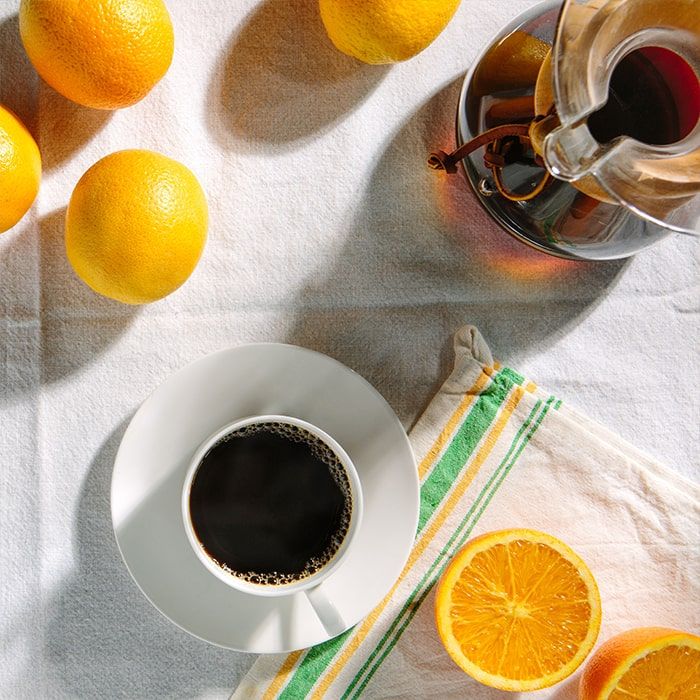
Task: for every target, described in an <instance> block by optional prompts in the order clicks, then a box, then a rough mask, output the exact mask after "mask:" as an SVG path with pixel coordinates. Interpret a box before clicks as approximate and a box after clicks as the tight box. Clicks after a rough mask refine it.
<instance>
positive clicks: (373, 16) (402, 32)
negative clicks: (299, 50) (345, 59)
mask: <svg viewBox="0 0 700 700" xmlns="http://www.w3.org/2000/svg"><path fill="white" fill-rule="evenodd" d="M459 3H460V0H320V2H319V8H320V11H321V19H322V20H323V24H324V26H325V27H326V32H327V33H328V36H329V38H330V40H331V41H332V42H333V44H334V45H335V47H336V48H337V49H338V50H339V51H342V52H343V53H346V54H348V55H349V56H353V57H355V58H357V59H359V60H360V61H364V62H365V63H374V64H377V63H379V64H381V63H396V62H397V61H405V60H406V59H408V58H411V57H413V56H415V55H416V54H417V53H420V52H421V51H422V50H423V49H425V48H426V47H427V46H429V45H430V44H431V43H432V42H433V41H434V40H435V39H436V38H437V36H438V35H439V34H440V32H442V30H443V29H444V28H445V27H446V26H447V24H448V23H449V21H450V20H451V19H452V16H453V15H454V13H455V12H456V11H457V8H458V7H459Z"/></svg>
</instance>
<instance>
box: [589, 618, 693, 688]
mask: <svg viewBox="0 0 700 700" xmlns="http://www.w3.org/2000/svg"><path fill="white" fill-rule="evenodd" d="M579 698H580V699H581V700H632V699H634V700H698V698H700V637H696V636H695V635H693V634H689V633H687V632H681V631H679V630H673V629H668V628H666V627H639V628H637V629H632V630H628V631H627V632H623V633H622V634H618V635H616V636H615V637H612V638H611V639H608V641H607V642H605V644H603V645H602V646H601V647H600V648H599V649H598V650H597V651H596V653H595V654H593V656H592V657H591V660H590V661H589V662H588V664H587V665H586V669H585V670H584V672H583V675H582V676H581V684H580V686H579Z"/></svg>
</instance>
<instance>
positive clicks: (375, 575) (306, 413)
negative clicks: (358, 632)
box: [112, 344, 419, 653]
mask: <svg viewBox="0 0 700 700" xmlns="http://www.w3.org/2000/svg"><path fill="white" fill-rule="evenodd" d="M260 414H281V415H289V416H295V417H298V418H302V419H304V420H306V421H309V422H310V423H313V424H314V425H317V426H318V427H319V428H321V429H322V430H325V431H326V432H327V433H328V434H329V435H331V436H332V437H334V438H335V439H336V440H337V441H338V442H339V443H340V444H341V446H342V447H343V448H344V449H345V451H346V452H347V453H348V454H349V456H350V458H351V460H352V461H353V463H354V465H355V467H356V469H357V472H358V474H359V477H360V482H361V484H362V492H363V497H364V509H365V510H364V516H363V520H362V524H361V526H360V530H359V532H358V534H357V543H356V544H355V543H353V548H352V551H351V552H350V553H349V555H348V558H347V560H346V561H345V562H343V564H342V565H341V566H340V567H339V569H338V570H337V571H336V572H334V573H333V574H332V575H331V576H330V577H329V578H328V579H327V581H326V582H325V583H324V587H325V588H326V590H327V591H328V593H329V596H330V597H331V598H332V599H333V602H334V603H335V605H336V607H337V608H338V611H339V612H340V614H341V615H342V617H343V619H344V620H345V621H346V622H347V625H348V627H351V626H352V625H355V624H356V623H357V622H359V621H360V620H361V619H362V618H363V617H365V616H366V615H367V614H368V613H370V612H371V611H372V609H373V608H374V607H375V606H376V605H377V604H378V603H379V602H380V601H381V600H382V598H383V597H384V596H385V595H386V593H387V592H388V591H389V589H390V588H391V586H392V585H393V583H394V581H395V580H396V579H397V578H398V576H399V574H400V573H401V570H402V569H403V566H404V564H405V562H406V560H407V558H408V554H409V552H410V550H411V546H412V544H413V539H414V536H415V532H416V527H417V522H418V507H419V486H418V473H417V469H416V464H415V460H414V457H413V452H412V450H411V446H410V444H409V442H408V438H407V436H406V433H405V431H404V429H403V427H402V426H401V423H400V422H399V420H398V418H397V417H396V415H395V414H394V412H393V411H392V409H391V407H390V406H389V404H387V403H386V401H385V400H384V399H383V398H382V397H381V396H380V394H379V393H378V392H377V391H376V390H375V389H374V388H373V387H372V386H371V385H370V384H369V383H368V382H366V381H365V380H364V379H363V378H362V377H360V376H359V375H358V374H356V373H355V372H353V371H352V370H350V369H348V368H347V367H345V366H344V365H341V364H340V363H339V362H336V361H335V360H333V359H331V358H330V357H327V356H325V355H322V354H320V353H317V352H313V351H311V350H306V349H304V348H299V347H295V346H292V345H278V344H259V345H244V346H241V347H237V348H231V349H229V350H224V351H222V352H218V353H215V354H213V355H209V356H207V357H204V358H202V359H201V360H199V361H197V362H194V363H193V364H191V365H189V366H187V367H185V368H184V369H182V370H181V371H179V372H177V373H176V374H174V375H173V376H172V377H170V378H169V379H168V380H167V381H166V382H165V383H164V384H162V385H161V386H160V387H159V388H158V389H156V391H155V392H154V393H153V394H152V395H151V396H150V397H149V398H148V399H147V400H146V401H145V402H144V403H143V405H142V406H141V408H140V409H139V410H138V412H137V413H136V415H135V416H134V418H133V420H132V421H131V423H130V425H129V427H128V429H127V431H126V433H125V434H124V438H123V439H122V443H121V445H120V447H119V452H118V454H117V457H116V460H115V463H114V472H113V474H112V523H113V525H114V532H115V535H116V538H117V544H118V545H119V549H120V551H121V554H122V557H123V559H124V562H125V563H126V566H127V568H128V569H129V571H130V573H131V575H132V576H133V578H134V580H135V581H136V583H137V584H138V586H139V587H140V588H141V590H142V591H143V593H144V594H145V595H146V597H147V598H148V599H149V600H150V601H151V603H153V605H154V606H155V607H156V608H157V609H158V610H160V612H162V613H163V614H164V615H165V616H166V617H168V618H169V619H170V620H171V621H172V622H174V623H175V624H176V625H178V626H180V627H181V628H182V629H184V630H186V631H187V632H189V633H191V634H193V635H195V636H196V637H199V638H201V639H203V640H205V641H207V642H210V643H212V644H217V645H219V646H222V647H227V648H230V649H235V650H238V651H247V652H255V653H277V652H286V651H293V650H296V649H302V648H304V647H308V646H311V645H313V644H318V643H320V642H324V641H326V640H327V639H328V634H327V633H326V631H325V629H324V628H323V627H322V625H321V623H320V622H319V621H318V619H317V618H316V615H315V614H314V612H313V609H312V608H311V606H310V604H309V603H308V601H307V599H306V597H305V596H304V594H296V595H290V596H285V597H281V598H263V597H256V596H252V595H249V594H246V593H241V592H238V591H235V590H233V589H232V588H230V587H229V586H227V585H226V584H225V583H223V582H222V581H219V580H218V579H217V578H216V577H215V576H213V575H212V574H211V573H209V572H208V571H207V570H206V569H205V568H204V567H203V566H202V564H201V563H200V562H199V560H198V559H197V557H196V556H195V554H194V552H193V551H192V549H191V547H190V544H189V542H188V540H187V537H186V534H185V529H184V526H183V523H182V514H181V509H180V497H181V490H182V485H183V481H184V478H185V472H186V470H187V465H188V462H189V460H190V459H191V458H192V456H193V453H194V451H195V449H196V448H197V446H198V445H199V444H200V443H201V442H202V441H203V440H205V439H206V438H207V436H209V435H211V434H212V433H213V432H214V431H215V430H216V429H217V428H218V427H220V426H223V425H225V424H227V423H230V422H232V421H233V420H236V419H237V418H243V417H245V416H250V415H260Z"/></svg>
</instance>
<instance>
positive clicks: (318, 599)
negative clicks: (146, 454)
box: [182, 415, 363, 636]
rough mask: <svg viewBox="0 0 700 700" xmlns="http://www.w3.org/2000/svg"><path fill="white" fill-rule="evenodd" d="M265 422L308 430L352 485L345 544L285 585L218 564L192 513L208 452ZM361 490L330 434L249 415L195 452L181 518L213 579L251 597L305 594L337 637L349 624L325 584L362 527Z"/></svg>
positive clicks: (284, 419) (289, 419)
mask: <svg viewBox="0 0 700 700" xmlns="http://www.w3.org/2000/svg"><path fill="white" fill-rule="evenodd" d="M265 423H283V424H287V425H291V426H296V427H297V428H301V429H302V430H305V431H307V432H309V433H311V435H313V436H315V437H316V438H318V439H319V440H321V442H323V443H324V444H325V445H326V446H327V447H328V448H330V450H331V451H332V452H333V453H334V454H335V456H336V457H337V458H338V460H339V462H340V464H341V466H342V468H343V470H344V471H345V474H346V475H347V478H348V483H349V485H350V496H351V513H350V523H349V525H348V529H347V532H346V534H345V537H344V538H343V541H342V543H341V545H340V547H338V549H337V551H336V552H335V554H334V555H333V557H332V558H331V559H330V560H329V561H328V562H327V563H326V564H325V565H324V566H323V567H321V568H320V569H319V570H318V571H317V572H315V573H313V574H311V575H310V576H307V577H306V578H303V579H300V580H298V581H294V582H292V583H286V584H279V585H278V584H264V583H261V584H258V583H251V582H250V581H246V580H244V579H243V578H241V577H239V576H236V575H235V574H233V573H230V572H228V571H226V570H225V569H223V568H222V567H221V566H220V565H219V564H217V563H216V562H215V561H214V560H213V559H212V558H211V557H210V556H209V554H208V553H207V552H206V550H205V549H204V546H203V545H202V544H201V542H200V541H199V538H198V537H197V534H196V532H195V529H194V525H193V523H192V517H191V513H190V492H191V488H192V483H193V482H194V478H195V475H196V474H197V470H198V469H199V466H200V464H201V463H202V460H203V458H204V456H205V455H206V454H207V452H208V451H209V450H210V449H211V448H212V447H213V446H214V445H216V444H217V443H218V442H219V441H220V440H222V439H223V438H225V437H226V436H227V435H230V434H232V433H235V432H236V431H238V430H241V429H242V428H245V427H247V426H250V425H259V424H265ZM362 510H363V504H362V489H361V486H360V479H359V477H358V475H357V471H356V469H355V466H354V465H353V463H352V461H351V459H350V457H349V456H348V454H347V453H346V452H345V450H344V449H343V448H342V447H341V446H340V445H339V444H338V442H337V441H336V440H334V439H333V438H332V437H331V436H330V435H328V433H326V432H324V431H323V430H321V429H320V428H318V427H317V426H315V425H312V424H311V423H308V422H307V421H305V420H302V419H300V418H293V417H291V416H281V415H261V416H250V417H247V418H243V419H241V420H237V421H234V422H233V423H229V424H228V425H226V426H224V427H222V428H220V429H219V430H217V431H216V432H215V433H214V434H213V435H211V436H210V437H208V438H207V439H206V440H205V441H204V442H203V443H202V444H201V445H200V446H199V447H198V448H197V450H196V451H195V453H194V456H193V457H192V460H191V462H190V465H189V467H188V469H187V474H186V476H185V482H184V485H183V488H182V519H183V522H184V525H185V532H186V534H187V539H188V540H189V542H190V545H191V546H192V549H193V550H194V553H195V554H196V555H197V558H198V559H199V561H200V562H201V563H202V565H203V566H204V567H205V568H206V569H207V570H208V571H209V572H210V573H211V574H212V575H214V576H216V577H217V578H218V579H219V580H220V581H223V582H224V583H225V584H226V585H228V586H230V587H231V588H234V589H236V590H238V591H241V592H242V593H247V594H249V595H255V596H264V597H274V596H287V595H293V594H295V593H304V594H305V595H306V597H307V598H308V600H309V602H310V603H311V605H312V607H313V609H314V611H315V612H316V615H317V616H318V618H319V620H320V621H321V623H322V624H323V626H324V627H325V629H326V631H327V632H328V633H329V634H330V635H332V636H335V635H337V634H340V633H341V632H343V631H345V630H346V629H347V625H346V623H345V621H344V620H343V618H342V616H341V615H340V613H339V612H338V610H337V608H336V607H335V605H334V604H333V601H332V600H330V598H328V596H327V594H326V591H325V590H324V589H323V586H322V584H323V582H324V581H325V580H326V579H327V578H328V577H329V576H330V575H331V574H332V573H333V572H334V571H336V570H337V569H338V567H339V566H341V564H342V563H343V561H344V560H345V558H346V557H347V555H348V553H349V552H350V549H351V546H352V544H353V541H354V540H355V537H356V535H357V532H358V530H359V527H360V522H361V520H362Z"/></svg>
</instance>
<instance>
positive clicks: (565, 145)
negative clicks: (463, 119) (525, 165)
mask: <svg viewBox="0 0 700 700" xmlns="http://www.w3.org/2000/svg"><path fill="white" fill-rule="evenodd" d="M551 71H552V76H551V85H552V92H553V98H554V104H555V107H556V114H557V124H556V125H554V126H553V127H550V128H549V129H548V133H546V135H545V136H544V137H543V157H544V161H545V163H546V165H547V168H548V170H549V171H550V172H551V173H552V174H553V175H554V176H555V177H557V178H559V179H561V180H565V181H568V182H571V183H572V184H574V186H576V187H577V188H579V189H581V190H583V191H584V192H588V193H589V194H591V195H592V196H594V197H598V198H599V199H602V200H604V201H608V202H613V203H617V204H620V205H622V206H625V207H627V208H629V209H630V210H632V211H633V212H634V213H636V214H638V215H639V216H641V217H643V218H645V219H647V220H649V221H651V222H653V223H656V224H658V225H661V226H663V227H665V228H668V229H670V230H673V231H679V232H685V233H700V81H699V76H700V2H698V0H566V1H565V2H564V4H563V7H562V11H561V14H560V17H559V24H558V28H557V34H556V39H555V42H554V47H553V50H552V69H551Z"/></svg>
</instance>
